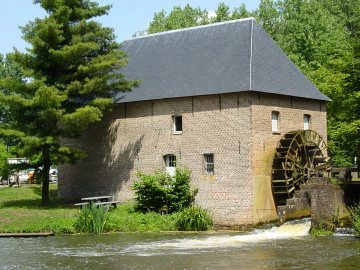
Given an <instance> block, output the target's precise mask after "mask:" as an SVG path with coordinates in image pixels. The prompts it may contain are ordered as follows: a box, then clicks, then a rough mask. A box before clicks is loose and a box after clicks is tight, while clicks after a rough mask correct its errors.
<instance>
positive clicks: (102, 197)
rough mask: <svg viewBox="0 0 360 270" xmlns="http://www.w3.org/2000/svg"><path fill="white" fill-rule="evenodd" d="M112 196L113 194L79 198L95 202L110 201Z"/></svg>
mask: <svg viewBox="0 0 360 270" xmlns="http://www.w3.org/2000/svg"><path fill="white" fill-rule="evenodd" d="M113 198H114V196H112V195H107V196H96V197H86V198H81V200H82V201H86V202H93V203H97V202H108V201H111V200H112V199H113Z"/></svg>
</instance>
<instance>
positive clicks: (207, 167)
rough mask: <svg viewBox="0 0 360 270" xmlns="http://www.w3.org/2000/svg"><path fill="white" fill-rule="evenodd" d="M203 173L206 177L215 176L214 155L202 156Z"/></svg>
mask: <svg viewBox="0 0 360 270" xmlns="http://www.w3.org/2000/svg"><path fill="white" fill-rule="evenodd" d="M204 172H205V174H206V175H214V174H215V166H214V154H212V153H208V154H204Z"/></svg>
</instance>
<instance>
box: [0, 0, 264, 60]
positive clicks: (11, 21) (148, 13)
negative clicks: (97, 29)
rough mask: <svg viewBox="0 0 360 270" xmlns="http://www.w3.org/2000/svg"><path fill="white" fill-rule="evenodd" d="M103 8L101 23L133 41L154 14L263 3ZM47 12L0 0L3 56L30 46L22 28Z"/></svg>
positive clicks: (150, 0)
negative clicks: (106, 11) (183, 8)
mask: <svg viewBox="0 0 360 270" xmlns="http://www.w3.org/2000/svg"><path fill="white" fill-rule="evenodd" d="M98 2H99V3H100V4H101V5H105V4H112V6H113V7H112V9H111V11H110V14H109V15H108V16H104V17H101V18H99V21H100V22H101V23H102V24H103V25H104V26H108V27H112V28H113V29H114V30H115V34H116V36H117V40H118V41H119V42H121V41H123V40H125V39H127V38H131V36H132V35H133V34H134V33H135V32H137V31H141V30H145V29H146V28H147V27H148V25H149V22H150V21H151V20H152V18H153V15H154V13H155V12H158V11H160V10H162V9H164V10H165V11H167V12H168V11H170V10H171V9H172V8H173V7H174V6H177V5H180V6H185V5H186V4H187V3H189V4H190V5H191V6H192V7H200V8H202V9H207V10H209V11H210V10H216V8H217V5H218V4H219V3H220V2H224V3H225V4H227V5H229V6H230V7H231V8H233V7H237V6H240V5H241V3H245V4H246V7H247V9H248V10H254V9H256V8H257V7H258V5H259V3H260V0H243V1H236V0H223V1H222V0H206V1H205V0H184V1H183V0H130V1H129V0H99V1H98ZM43 16H45V12H44V11H43V10H42V9H41V8H40V7H39V6H38V5H34V4H33V1H32V0H1V1H0V53H2V54H5V53H9V52H11V51H13V47H15V48H17V49H18V50H20V51H24V50H25V48H26V47H29V45H28V44H27V43H26V42H25V41H23V40H22V39H21V31H20V29H19V26H24V25H25V24H26V23H27V22H28V21H32V20H33V19H34V18H35V17H43Z"/></svg>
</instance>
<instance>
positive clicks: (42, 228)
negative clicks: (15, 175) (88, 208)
mask: <svg viewBox="0 0 360 270" xmlns="http://www.w3.org/2000/svg"><path fill="white" fill-rule="evenodd" d="M56 192H57V185H50V200H51V203H50V205H48V206H41V187H40V186H38V185H32V186H29V185H22V186H21V187H20V188H9V187H2V188H0V232H2V233H4V232H12V233H14V232H17V233H20V232H55V233H57V234H67V233H74V232H75V230H74V227H73V222H74V219H75V216H76V215H77V213H78V209H76V208H73V207H72V206H71V205H70V206H69V205H65V204H63V203H61V201H59V200H58V199H56Z"/></svg>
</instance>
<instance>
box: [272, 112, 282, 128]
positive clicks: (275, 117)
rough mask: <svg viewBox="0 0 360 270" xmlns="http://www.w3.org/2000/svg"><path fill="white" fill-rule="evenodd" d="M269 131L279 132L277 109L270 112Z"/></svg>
mask: <svg viewBox="0 0 360 270" xmlns="http://www.w3.org/2000/svg"><path fill="white" fill-rule="evenodd" d="M271 131H272V133H280V113H279V112H278V111H272V112H271Z"/></svg>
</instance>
